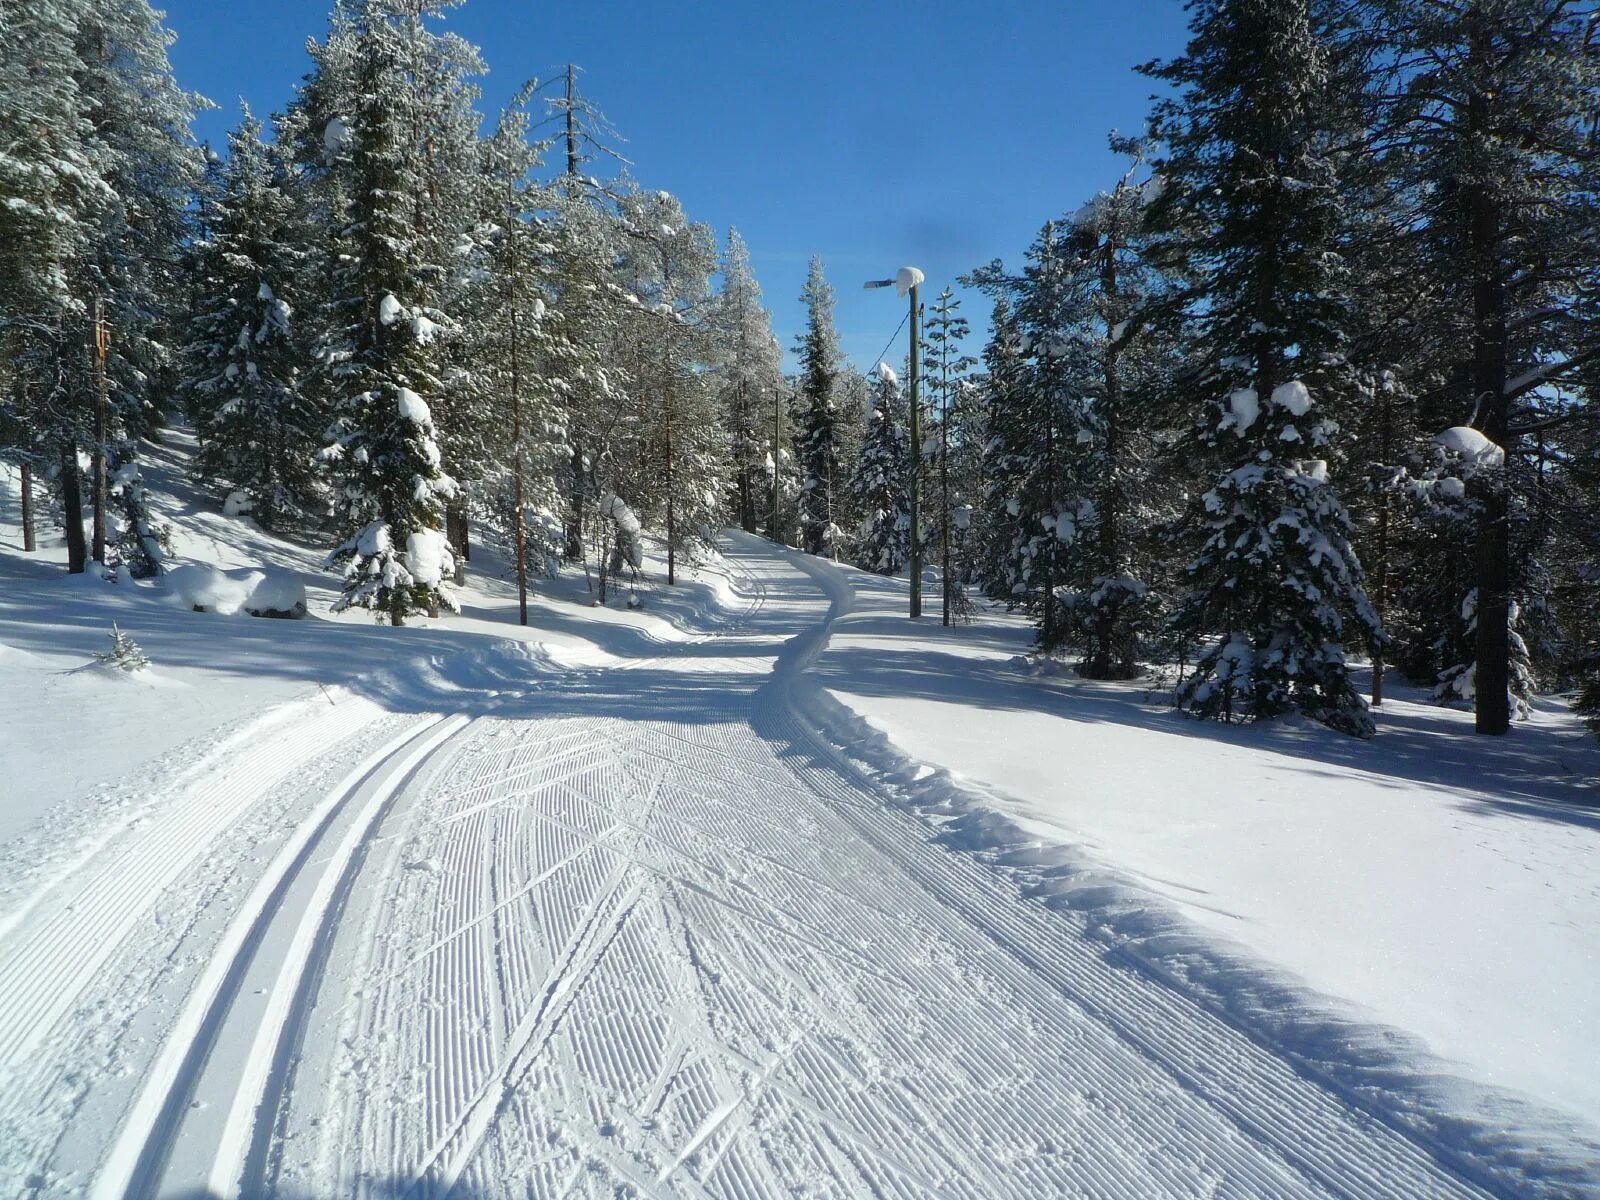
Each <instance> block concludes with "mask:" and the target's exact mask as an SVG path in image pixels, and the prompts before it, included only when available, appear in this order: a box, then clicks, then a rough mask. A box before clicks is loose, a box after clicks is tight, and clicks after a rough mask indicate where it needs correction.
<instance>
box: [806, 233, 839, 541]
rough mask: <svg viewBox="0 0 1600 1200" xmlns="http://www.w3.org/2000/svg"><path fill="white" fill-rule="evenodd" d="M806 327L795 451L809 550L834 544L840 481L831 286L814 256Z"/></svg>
mask: <svg viewBox="0 0 1600 1200" xmlns="http://www.w3.org/2000/svg"><path fill="white" fill-rule="evenodd" d="M800 299H801V302H802V303H804V304H805V306H806V330H805V333H804V334H802V335H801V336H800V338H799V339H798V340H797V343H796V345H795V354H796V356H797V357H798V358H799V360H800V381H799V386H798V388H797V389H796V394H795V409H796V415H797V418H798V422H799V425H798V428H797V429H796V430H795V453H796V455H797V457H798V458H799V462H800V472H801V479H802V483H801V492H800V498H799V499H800V547H801V549H803V550H805V551H806V552H807V553H810V554H829V553H832V552H833V551H835V550H836V549H837V544H836V543H837V540H838V536H839V526H838V525H837V524H836V514H835V511H834V508H835V504H834V500H835V497H834V489H835V486H836V485H837V484H843V482H844V476H843V473H842V471H841V467H840V452H839V434H838V421H839V410H838V398H837V395H836V391H837V385H838V377H839V372H840V356H839V336H838V334H837V333H835V332H834V327H833V288H832V287H831V286H829V284H828V281H827V279H826V278H825V277H824V276H823V273H822V259H820V258H813V259H812V260H811V266H810V269H809V271H808V273H807V275H806V283H805V287H804V288H803V289H802V290H801V292H800Z"/></svg>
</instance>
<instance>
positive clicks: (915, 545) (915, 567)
mask: <svg viewBox="0 0 1600 1200" xmlns="http://www.w3.org/2000/svg"><path fill="white" fill-rule="evenodd" d="M910 291H911V316H910V321H911V486H910V489H909V490H910V493H911V504H910V508H911V615H912V616H913V617H920V616H921V615H922V526H921V520H920V513H919V507H920V503H921V492H922V485H921V479H922V414H921V409H922V401H921V399H920V397H919V394H918V390H917V385H918V379H917V356H918V346H917V342H918V340H919V339H920V338H921V336H922V334H921V329H920V325H921V320H922V315H921V310H920V308H919V306H918V304H917V285H916V284H915V283H913V284H912V285H911V288H910Z"/></svg>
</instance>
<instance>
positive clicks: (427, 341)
mask: <svg viewBox="0 0 1600 1200" xmlns="http://www.w3.org/2000/svg"><path fill="white" fill-rule="evenodd" d="M411 336H412V337H414V338H416V339H417V344H418V345H420V346H428V345H431V344H432V343H433V339H434V338H436V337H438V336H439V326H438V325H437V324H435V323H434V322H433V321H431V320H430V319H429V318H427V317H425V316H423V315H422V314H421V313H418V314H417V315H416V316H414V317H412V318H411Z"/></svg>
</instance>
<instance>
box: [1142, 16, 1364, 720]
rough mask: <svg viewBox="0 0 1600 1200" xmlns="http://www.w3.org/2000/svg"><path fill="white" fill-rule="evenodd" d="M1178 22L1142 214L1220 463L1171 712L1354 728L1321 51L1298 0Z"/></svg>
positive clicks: (1334, 218) (1209, 495)
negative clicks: (1194, 286) (1283, 718)
mask: <svg viewBox="0 0 1600 1200" xmlns="http://www.w3.org/2000/svg"><path fill="white" fill-rule="evenodd" d="M1190 11H1191V14H1192V16H1191V22H1190V33H1191V38H1190V41H1189V44H1188V47H1187V50H1186V52H1185V54H1184V55H1183V56H1181V57H1179V58H1177V59H1175V60H1173V61H1171V62H1167V63H1163V64H1151V65H1149V66H1147V67H1146V68H1144V69H1145V70H1146V71H1147V73H1149V74H1151V75H1153V76H1154V77H1156V78H1158V79H1161V80H1164V81H1166V82H1168V83H1170V84H1172V85H1174V86H1175V87H1176V88H1177V89H1178V95H1177V96H1176V97H1174V98H1172V99H1169V100H1165V101H1163V102H1161V103H1160V104H1158V105H1157V107H1156V110H1155V114H1154V119H1153V132H1154V135H1155V137H1156V138H1157V139H1158V140H1159V141H1160V143H1161V144H1162V145H1163V147H1164V157H1163V158H1162V159H1161V160H1160V161H1158V162H1157V164H1156V173H1157V175H1158V176H1159V177H1160V179H1161V180H1162V190H1161V193H1160V195H1159V196H1158V197H1157V198H1156V199H1155V200H1154V202H1153V203H1152V205H1151V207H1150V210H1149V211H1150V215H1151V217H1152V219H1153V223H1154V225H1155V228H1156V229H1157V230H1159V231H1161V232H1162V233H1163V234H1164V235H1165V237H1166V239H1167V240H1166V243H1165V245H1164V246H1163V251H1164V252H1165V253H1167V254H1169V255H1170V256H1171V259H1172V260H1173V261H1174V262H1176V263H1177V264H1179V265H1180V266H1181V268H1183V269H1186V270H1188V271H1191V272H1194V273H1196V274H1199V275H1201V276H1203V277H1204V278H1205V280H1206V285H1207V286H1206V289H1205V298H1206V300H1205V304H1204V305H1203V306H1197V307H1196V308H1195V309H1194V310H1192V311H1191V313H1190V316H1191V318H1192V325H1193V330H1194V335H1195V342H1196V345H1197V357H1198V360H1199V363H1200V366H1199V369H1198V370H1197V371H1196V373H1195V376H1194V378H1193V379H1192V380H1191V386H1192V387H1193V388H1194V389H1195V390H1196V391H1197V392H1198V393H1199V395H1200V396H1201V397H1203V398H1204V400H1205V402H1206V403H1207V405H1208V407H1210V408H1211V410H1212V415H1211V416H1210V417H1209V418H1208V419H1207V421H1206V423H1205V425H1204V426H1203V427H1202V433H1201V437H1202V439H1203V441H1204V443H1205V445H1206V446H1207V447H1208V448H1209V450H1210V451H1211V453H1212V454H1213V455H1214V456H1215V458H1216V459H1218V460H1220V462H1221V465H1222V469H1221V473H1220V476H1219V478H1218V479H1217V481H1216V483H1215V484H1214V485H1213V486H1212V487H1211V488H1210V489H1208V490H1207V491H1206V492H1205V493H1204V494H1203V495H1202V496H1201V497H1200V502H1199V504H1198V505H1197V506H1196V509H1195V523H1196V525H1197V527H1198V529H1199V531H1200V544H1199V547H1198V549H1197V551H1196V553H1195V554H1194V557H1193V558H1192V560H1191V561H1190V564H1189V569H1188V573H1189V578H1190V584H1191V591H1190V593H1189V594H1188V595H1187V596H1186V597H1185V598H1184V599H1183V601H1182V603H1181V604H1180V606H1179V607H1178V609H1177V611H1176V612H1175V613H1174V615H1173V623H1174V626H1175V628H1176V629H1178V630H1179V631H1180V632H1182V633H1185V634H1188V635H1191V636H1194V637H1197V638H1204V639H1208V641H1209V644H1207V645H1206V647H1205V649H1204V651H1203V652H1202V653H1201V655H1200V658H1199V661H1198V662H1197V663H1196V665H1195V670H1194V672H1193V674H1192V675H1190V676H1189V677H1188V678H1187V679H1185V680H1184V682H1183V683H1182V685H1181V686H1180V689H1179V702H1180V704H1182V705H1183V706H1184V707H1185V708H1187V709H1188V710H1189V711H1190V712H1192V713H1194V714H1195V715H1197V716H1201V717H1209V718H1217V719H1223V720H1228V719H1233V718H1236V717H1249V718H1257V719H1259V718H1266V717H1271V716H1274V715H1276V714H1278V713H1283V712H1286V711H1291V710H1296V709H1298V710H1299V711H1301V712H1303V713H1306V714H1307V715H1309V716H1312V717H1313V718H1315V719H1317V720H1320V721H1322V722H1324V723H1326V724H1328V725H1330V726H1332V727H1334V728H1336V729H1339V730H1341V731H1344V732H1347V733H1352V734H1356V735H1358V736H1367V735H1370V734H1371V732H1372V729H1373V725H1372V720H1371V717H1370V716H1369V715H1368V713H1367V709H1366V705H1365V702H1364V701H1363V700H1362V699H1361V697H1360V696H1358V695H1357V694H1356V691H1355V689H1354V688H1353V686H1352V685H1351V682H1350V675H1349V669H1348V667H1347V665H1346V662H1345V657H1344V649H1343V647H1344V644H1345V643H1346V642H1347V641H1352V640H1366V641H1371V640H1373V639H1376V638H1379V637H1381V636H1382V634H1381V631H1380V629H1379V627H1378V622H1377V618H1376V616H1375V614H1374V613H1373V611H1372V608H1371V606H1370V604H1369V603H1368V601H1367V597H1366V593H1365V590H1364V585H1363V578H1362V572H1361V566H1360V563H1359V562H1358V561H1357V559H1356V557H1355V553H1354V551H1353V550H1352V549H1351V547H1350V544H1349V530H1350V522H1349V518H1348V516H1347V514H1346V513H1345V510H1344V507H1343V505H1342V504H1341V503H1340V501H1339V498H1338V496H1337V494H1336V493H1335V492H1334V490H1333V488H1332V487H1331V486H1330V485H1329V483H1328V481H1327V475H1326V459H1327V457H1328V456H1329V453H1330V450H1329V444H1330V441H1331V439H1333V438H1334V437H1335V436H1336V435H1337V432H1338V429H1337V425H1336V424H1335V423H1334V422H1332V421H1331V420H1329V419H1326V418H1325V417H1323V416H1322V415H1320V414H1319V412H1318V411H1317V409H1318V396H1319V395H1320V396H1324V397H1326V396H1328V395H1331V394H1333V392H1334V389H1335V387H1336V385H1337V381H1338V380H1339V379H1340V378H1341V372H1340V370H1339V363H1340V361H1341V359H1340V355H1341V353H1342V350H1343V335H1342V320H1343V316H1344V304H1343V302H1342V300H1341V292H1342V287H1343V280H1342V263H1341V260H1340V258H1339V255H1338V252H1337V245H1338V239H1339V235H1340V232H1341V228H1342V220H1343V218H1342V212H1341V206H1340V198H1339V194H1338V189H1337V187H1336V181H1335V178H1334V170H1333V163H1332V161H1331V158H1330V155H1329V152H1328V142H1329V140H1330V139H1329V137H1328V131H1327V130H1325V129H1324V128H1323V127H1322V125H1321V124H1320V120H1319V118H1320V115H1321V113H1322V112H1323V111H1324V109H1325V106H1326V103H1327V100H1326V97H1325V95H1324V91H1325V89H1326V88H1327V87H1328V86H1329V82H1330V81H1329V73H1328V71H1327V69H1326V55H1325V50H1324V47H1323V45H1322V43H1321V41H1320V39H1319V36H1318V33H1317V30H1316V28H1315V26H1314V23H1313V19H1312V14H1311V11H1310V8H1309V4H1308V3H1307V0H1199V2H1198V3H1196V4H1195V5H1194V6H1193V7H1192V8H1191V10H1190ZM1323 407H1324V408H1326V407H1327V403H1326V401H1325V400H1324V403H1323Z"/></svg>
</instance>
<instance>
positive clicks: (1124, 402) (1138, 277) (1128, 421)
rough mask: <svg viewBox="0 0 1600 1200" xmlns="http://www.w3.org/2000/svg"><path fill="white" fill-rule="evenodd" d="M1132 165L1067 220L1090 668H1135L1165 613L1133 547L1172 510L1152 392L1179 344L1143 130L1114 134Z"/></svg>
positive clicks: (1075, 617) (1082, 584)
mask: <svg viewBox="0 0 1600 1200" xmlns="http://www.w3.org/2000/svg"><path fill="white" fill-rule="evenodd" d="M1111 146H1112V149H1113V150H1115V151H1117V152H1120V153H1122V154H1124V155H1125V156H1126V157H1127V159H1128V167H1127V169H1126V170H1125V171H1124V173H1123V176H1122V178H1121V179H1119V180H1118V181H1117V184H1116V186H1115V187H1114V188H1112V189H1111V191H1109V192H1101V193H1099V194H1098V195H1096V196H1095V197H1094V198H1093V199H1091V200H1090V201H1089V202H1088V203H1086V204H1084V205H1083V206H1082V207H1081V208H1080V209H1079V210H1078V211H1077V212H1076V213H1075V214H1073V216H1072V217H1071V218H1070V219H1069V221H1068V222H1067V234H1066V240H1067V245H1068V247H1069V249H1070V251H1071V253H1072V254H1073V255H1074V256H1075V257H1076V259H1077V261H1078V263H1079V271H1080V273H1081V275H1082V283H1081V286H1082V289H1083V290H1082V301H1081V305H1080V306H1079V308H1078V313H1077V336H1078V339H1079V340H1080V341H1081V342H1082V343H1083V344H1084V345H1085V346H1086V347H1087V348H1088V349H1089V351H1090V354H1089V359H1090V361H1089V363H1087V364H1086V367H1085V372H1084V376H1083V394H1084V397H1085V400H1086V404H1085V407H1084V411H1083V415H1082V420H1081V424H1080V427H1079V431H1078V435H1077V438H1076V447H1075V450H1076V455H1077V457H1078V458H1079V459H1080V462H1081V465H1080V469H1079V474H1080V477H1081V478H1082V479H1083V482H1084V488H1085V491H1086V492H1087V495H1088V499H1089V501H1090V504H1091V506H1092V511H1091V513H1090V517H1089V522H1088V528H1087V530H1086V531H1085V533H1084V535H1082V536H1081V537H1080V540H1079V542H1078V543H1077V544H1076V545H1075V547H1074V550H1075V554H1074V560H1075V567H1076V574H1077V579H1076V585H1077V586H1076V587H1075V590H1073V591H1072V592H1071V593H1070V594H1069V595H1067V596H1066V597H1064V602H1065V603H1066V605H1067V607H1068V608H1069V610H1070V625H1071V627H1072V637H1073V640H1074V641H1075V642H1077V643H1078V644H1079V645H1080V646H1081V647H1082V650H1083V662H1082V665H1081V667H1080V670H1081V672H1082V673H1083V674H1084V675H1086V676H1088V677H1089V678H1091V679H1128V678H1132V677H1133V676H1134V675H1136V674H1137V673H1138V671H1139V659H1140V652H1141V644H1142V642H1143V640H1144V639H1145V637H1146V636H1147V635H1148V634H1149V633H1150V632H1151V631H1152V630H1153V628H1154V626H1155V624H1156V621H1157V619H1158V616H1157V613H1156V612H1155V603H1154V597H1153V596H1152V593H1151V590H1150V582H1149V579H1148V578H1147V576H1146V571H1145V569H1146V568H1147V567H1148V565H1149V564H1148V563H1147V562H1141V561H1140V556H1139V555H1138V553H1137V548H1138V546H1139V543H1140V541H1141V536H1142V534H1144V533H1145V532H1146V531H1148V530H1149V529H1150V528H1152V527H1155V526H1156V525H1158V524H1159V523H1160V521H1161V519H1162V518H1163V517H1164V516H1166V515H1167V514H1166V513H1165V512H1163V511H1162V507H1161V506H1160V505H1159V503H1158V502H1157V501H1156V496H1157V495H1158V494H1159V492H1160V491H1161V489H1160V488H1159V487H1156V486H1153V484H1154V480H1153V478H1152V476H1153V472H1154V470H1155V463H1154V454H1153V452H1152V440H1153V439H1152V437H1151V434H1152V432H1153V429H1152V428H1151V427H1152V425H1153V424H1154V423H1155V422H1154V419H1153V414H1152V408H1153V407H1154V406H1153V404H1152V393H1153V392H1154V391H1155V389H1156V385H1157V381H1158V379H1159V377H1160V376H1161V375H1162V374H1163V373H1164V372H1165V371H1166V370H1168V369H1169V363H1170V361H1171V359H1172V358H1173V357H1175V356H1176V353H1177V348H1176V347H1175V346H1174V345H1172V343H1171V340H1170V339H1169V338H1166V337H1163V336H1162V331H1161V327H1160V325H1159V324H1157V323H1155V322H1153V320H1152V318H1153V316H1154V315H1155V314H1156V313H1157V312H1159V311H1160V310H1161V308H1162V307H1163V305H1164V304H1165V303H1166V301H1167V298H1168V295H1169V293H1170V288H1171V281H1170V280H1168V279H1167V278H1166V277H1165V276H1164V275H1163V273H1162V272H1161V271H1160V270H1159V268H1158V267H1157V266H1156V265H1155V263H1154V262H1153V261H1152V258H1151V255H1150V246H1149V238H1148V237H1147V236H1146V234H1145V232H1144V210H1145V207H1146V205H1147V204H1148V202H1149V200H1150V198H1151V196H1152V195H1153V194H1154V193H1155V190H1156V187H1157V185H1155V184H1153V183H1151V182H1149V181H1145V182H1142V183H1141V182H1138V181H1136V180H1135V176H1136V174H1137V173H1138V172H1139V170H1140V168H1141V167H1142V165H1143V162H1144V155H1145V147H1144V145H1143V144H1142V143H1141V142H1138V141H1135V140H1130V139H1125V138H1118V137H1113V138H1112V139H1111Z"/></svg>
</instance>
